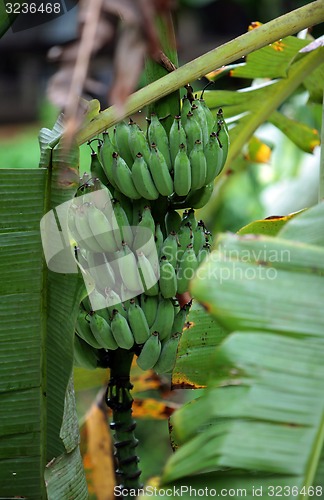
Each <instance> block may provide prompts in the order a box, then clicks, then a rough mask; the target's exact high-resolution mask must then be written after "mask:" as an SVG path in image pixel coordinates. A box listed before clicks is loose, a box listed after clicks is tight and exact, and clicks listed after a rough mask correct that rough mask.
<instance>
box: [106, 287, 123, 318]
mask: <svg viewBox="0 0 324 500" xmlns="http://www.w3.org/2000/svg"><path fill="white" fill-rule="evenodd" d="M105 292H106V307H107V312H108V314H109V318H110V319H111V318H112V316H113V311H114V310H115V309H116V310H117V311H118V312H119V313H120V314H121V315H122V316H124V318H127V311H126V309H125V308H124V306H123V304H122V301H121V298H120V297H119V295H118V294H117V293H116V292H115V291H114V290H113V289H112V288H108V289H106V290H105Z"/></svg>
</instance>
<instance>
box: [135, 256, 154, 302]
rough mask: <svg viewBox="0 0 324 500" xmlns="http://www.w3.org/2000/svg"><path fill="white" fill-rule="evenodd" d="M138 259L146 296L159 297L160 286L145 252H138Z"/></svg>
mask: <svg viewBox="0 0 324 500" xmlns="http://www.w3.org/2000/svg"><path fill="white" fill-rule="evenodd" d="M137 259H138V270H139V274H140V277H141V281H142V284H143V287H144V291H145V293H146V295H157V294H158V293H159V284H158V281H157V276H156V275H155V273H154V269H153V267H152V266H151V263H150V261H149V260H148V258H147V257H146V256H145V255H144V254H143V252H138V254H137Z"/></svg>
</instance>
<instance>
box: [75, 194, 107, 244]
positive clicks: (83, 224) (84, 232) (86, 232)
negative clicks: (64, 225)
mask: <svg viewBox="0 0 324 500" xmlns="http://www.w3.org/2000/svg"><path fill="white" fill-rule="evenodd" d="M89 206H90V205H89V203H84V204H83V205H81V206H80V207H79V208H78V209H77V210H76V212H75V217H74V223H75V229H76V231H77V233H78V234H79V235H80V238H81V239H80V240H79V241H78V245H79V247H80V248H82V247H84V248H86V249H89V250H91V251H92V252H102V248H101V246H100V245H99V243H98V242H97V240H96V238H95V237H94V236H93V233H92V231H91V228H90V225H89V220H88V215H87V212H88V210H89Z"/></svg>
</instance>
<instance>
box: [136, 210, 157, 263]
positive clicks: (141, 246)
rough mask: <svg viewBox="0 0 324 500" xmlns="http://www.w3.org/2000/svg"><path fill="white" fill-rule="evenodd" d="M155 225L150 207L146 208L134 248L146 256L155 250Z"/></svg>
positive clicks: (138, 227) (137, 229)
mask: <svg viewBox="0 0 324 500" xmlns="http://www.w3.org/2000/svg"><path fill="white" fill-rule="evenodd" d="M154 233H155V223H154V219H153V217H152V214H151V208H150V207H149V206H146V207H144V210H143V212H142V215H141V220H140V222H139V223H138V224H137V228H136V233H135V237H134V242H133V247H134V249H135V250H138V251H142V252H143V253H144V254H145V255H146V256H147V255H149V254H150V253H151V252H152V251H153V250H155V244H154Z"/></svg>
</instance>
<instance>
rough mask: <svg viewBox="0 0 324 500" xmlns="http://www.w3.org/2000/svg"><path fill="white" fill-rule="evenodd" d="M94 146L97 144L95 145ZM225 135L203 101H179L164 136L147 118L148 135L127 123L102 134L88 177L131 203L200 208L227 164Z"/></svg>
mask: <svg viewBox="0 0 324 500" xmlns="http://www.w3.org/2000/svg"><path fill="white" fill-rule="evenodd" d="M96 140H97V139H96ZM228 146H229V135H228V130H227V126H226V123H225V121H224V118H223V114H222V110H221V109H220V110H219V111H218V113H217V116H216V120H215V118H214V116H213V114H212V113H211V111H210V110H209V108H208V107H207V106H206V104H205V102H204V100H203V99H202V98H201V99H195V100H193V102H192V103H190V101H189V99H188V98H187V97H184V98H183V103H182V113H181V116H175V117H174V121H173V124H172V126H171V129H170V132H169V134H168V133H167V132H166V130H165V129H164V127H163V125H162V123H161V121H160V120H159V118H158V117H157V115H155V114H152V115H151V117H150V120H149V126H148V129H147V133H146V134H145V133H144V132H143V130H141V128H140V127H139V126H138V125H137V124H136V123H135V122H134V121H133V120H132V119H130V120H129V122H128V123H126V122H125V121H122V122H120V123H119V124H118V125H117V126H116V127H115V129H114V131H113V133H112V134H110V135H109V133H108V132H105V133H104V134H103V139H102V143H100V145H99V148H98V149H99V153H98V154H97V153H95V152H94V151H93V153H92V160H91V173H92V175H93V176H94V177H98V178H99V179H100V180H101V182H103V183H104V184H108V185H109V186H110V187H111V188H112V189H115V190H118V191H119V192H120V193H122V194H123V195H124V196H126V197H127V198H129V199H131V200H140V199H141V198H144V199H145V200H149V201H154V200H157V199H158V198H159V197H160V196H165V197H170V200H171V201H172V203H175V204H177V203H178V204H180V205H179V207H180V206H181V207H182V208H185V207H189V208H201V207H202V206H203V205H204V204H206V202H207V201H208V199H209V198H210V196H211V193H212V188H213V181H214V179H215V177H216V176H217V175H219V174H220V172H221V171H222V169H223V167H224V164H225V162H226V158H227V152H228Z"/></svg>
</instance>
